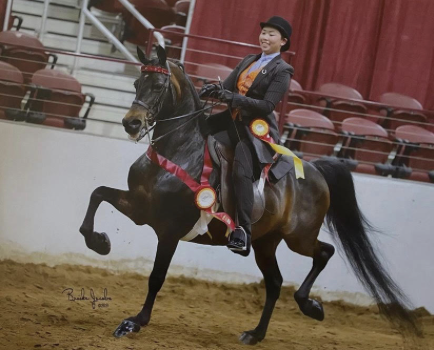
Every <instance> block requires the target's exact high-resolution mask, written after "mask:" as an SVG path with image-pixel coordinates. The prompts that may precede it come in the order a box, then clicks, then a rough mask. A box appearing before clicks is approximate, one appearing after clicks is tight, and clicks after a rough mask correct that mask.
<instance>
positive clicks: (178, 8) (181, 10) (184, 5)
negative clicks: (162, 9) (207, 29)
mask: <svg viewBox="0 0 434 350" xmlns="http://www.w3.org/2000/svg"><path fill="white" fill-rule="evenodd" d="M174 9H175V12H176V24H177V25H179V26H182V27H185V26H186V24H187V17H188V11H189V9H190V0H179V1H177V2H176V3H175V6H174Z"/></svg>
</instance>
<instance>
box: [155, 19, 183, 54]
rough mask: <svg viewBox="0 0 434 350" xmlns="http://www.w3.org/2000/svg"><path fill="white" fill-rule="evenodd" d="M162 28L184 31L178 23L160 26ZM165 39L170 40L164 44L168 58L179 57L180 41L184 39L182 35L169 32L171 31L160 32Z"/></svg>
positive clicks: (171, 30) (176, 31)
mask: <svg viewBox="0 0 434 350" xmlns="http://www.w3.org/2000/svg"><path fill="white" fill-rule="evenodd" d="M161 29H162V30H166V31H169V32H173V33H181V34H184V33H185V27H181V26H178V25H169V26H164V27H161ZM162 34H163V36H164V39H165V40H169V41H170V42H169V43H167V44H166V55H167V57H170V58H175V59H180V57H181V51H182V42H183V40H184V36H183V35H178V34H171V33H162Z"/></svg>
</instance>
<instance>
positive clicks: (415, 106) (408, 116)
mask: <svg viewBox="0 0 434 350" xmlns="http://www.w3.org/2000/svg"><path fill="white" fill-rule="evenodd" d="M379 102H380V103H382V104H385V105H386V106H387V107H386V119H385V120H384V123H383V124H382V125H383V126H384V127H385V128H386V129H390V130H395V129H396V128H397V127H399V126H401V125H407V124H411V123H415V124H416V125H419V126H423V124H417V123H426V122H427V117H426V116H425V115H424V114H423V113H422V112H417V110H421V111H422V110H423V107H422V104H421V103H420V102H419V101H417V100H416V99H414V98H412V97H410V96H406V95H402V94H398V93H395V92H386V93H384V94H383V95H381V96H380V98H379ZM409 109H411V110H409ZM392 134H393V133H392Z"/></svg>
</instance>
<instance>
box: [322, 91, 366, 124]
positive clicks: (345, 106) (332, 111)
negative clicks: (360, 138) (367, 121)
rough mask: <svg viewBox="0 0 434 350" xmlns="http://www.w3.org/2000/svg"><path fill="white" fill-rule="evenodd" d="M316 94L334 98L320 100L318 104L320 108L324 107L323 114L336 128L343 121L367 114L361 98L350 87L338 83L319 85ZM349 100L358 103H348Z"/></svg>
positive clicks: (359, 94)
mask: <svg viewBox="0 0 434 350" xmlns="http://www.w3.org/2000/svg"><path fill="white" fill-rule="evenodd" d="M318 92H319V93H323V94H324V95H327V96H332V97H334V98H330V97H323V98H320V99H319V100H318V103H319V105H320V106H322V107H325V109H324V111H323V114H324V115H325V116H327V117H328V118H329V119H330V120H331V121H333V122H334V123H335V125H336V126H337V127H338V128H340V126H341V124H342V122H343V121H344V120H345V119H347V118H349V117H361V114H366V113H367V108H366V106H365V105H364V104H363V96H362V95H361V93H360V92H358V91H357V90H356V89H353V88H352V87H349V86H346V85H343V84H338V83H327V84H324V85H321V87H320V88H319V89H318ZM349 99H351V100H359V101H360V102H358V101H357V102H356V101H349Z"/></svg>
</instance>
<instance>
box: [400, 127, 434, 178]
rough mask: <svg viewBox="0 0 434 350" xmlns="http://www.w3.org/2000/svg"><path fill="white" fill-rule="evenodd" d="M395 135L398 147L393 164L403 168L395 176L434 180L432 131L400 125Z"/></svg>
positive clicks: (433, 137)
mask: <svg viewBox="0 0 434 350" xmlns="http://www.w3.org/2000/svg"><path fill="white" fill-rule="evenodd" d="M395 136H396V139H397V141H398V142H399V147H398V151H397V156H396V157H395V160H394V165H396V166H397V167H398V168H399V169H401V170H402V169H404V171H401V172H397V175H396V177H408V178H409V179H411V180H416V181H424V182H434V133H432V132H430V131H428V130H425V129H423V128H421V127H418V126H414V125H402V126H399V127H398V128H397V129H396V133H395ZM409 168H411V169H409Z"/></svg>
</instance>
